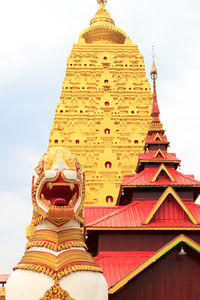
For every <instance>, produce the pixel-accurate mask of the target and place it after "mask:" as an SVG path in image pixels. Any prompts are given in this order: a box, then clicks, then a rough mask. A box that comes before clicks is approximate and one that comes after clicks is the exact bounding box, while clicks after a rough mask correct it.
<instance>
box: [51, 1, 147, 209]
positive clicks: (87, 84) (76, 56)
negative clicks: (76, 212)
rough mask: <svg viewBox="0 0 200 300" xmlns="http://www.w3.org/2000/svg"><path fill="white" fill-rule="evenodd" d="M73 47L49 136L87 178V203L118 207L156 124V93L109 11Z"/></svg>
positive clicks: (100, 13)
mask: <svg viewBox="0 0 200 300" xmlns="http://www.w3.org/2000/svg"><path fill="white" fill-rule="evenodd" d="M98 2H99V8H98V11H97V13H96V14H95V16H94V17H93V19H92V20H91V21H90V27H89V28H87V29H86V30H84V31H83V32H82V33H81V34H80V37H79V40H78V43H77V44H74V45H73V48H72V51H71V54H70V55H69V57H68V60H67V70H66V77H65V78H64V81H63V86H62V93H61V97H60V101H59V104H58V106H57V108H56V114H55V119H54V124H53V126H52V130H51V133H50V137H49V149H50V148H52V147H55V146H66V147H67V148H68V149H69V150H70V151H71V152H72V153H75V154H76V156H77V157H78V160H79V161H80V163H81V165H82V167H83V170H84V172H85V174H86V200H85V204H86V205H87V204H90V205H93V204H94V205H106V204H108V205H109V203H110V205H113V203H116V200H117V196H118V192H119V187H120V184H121V183H122V178H123V175H124V174H129V173H132V172H133V171H134V170H135V168H136V164H137V155H138V153H139V152H141V151H142V149H143V147H144V143H145V137H146V134H147V131H148V128H149V124H150V121H151V117H150V112H151V105H152V104H151V103H152V99H151V88H150V85H149V82H148V80H147V78H146V74H145V65H144V59H143V56H142V55H141V53H140V52H139V50H138V46H137V45H135V44H133V43H132V41H131V40H130V38H129V37H128V36H127V35H126V34H125V32H124V31H122V30H121V29H119V28H117V27H116V26H115V23H114V21H113V19H112V18H111V17H110V14H109V13H108V11H107V10H106V8H105V5H104V3H105V2H106V1H100V0H99V1H98Z"/></svg>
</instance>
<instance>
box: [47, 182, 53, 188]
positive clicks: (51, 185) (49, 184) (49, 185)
mask: <svg viewBox="0 0 200 300" xmlns="http://www.w3.org/2000/svg"><path fill="white" fill-rule="evenodd" d="M47 186H48V188H49V189H50V190H51V189H52V187H53V183H52V182H49V183H48V185H47Z"/></svg>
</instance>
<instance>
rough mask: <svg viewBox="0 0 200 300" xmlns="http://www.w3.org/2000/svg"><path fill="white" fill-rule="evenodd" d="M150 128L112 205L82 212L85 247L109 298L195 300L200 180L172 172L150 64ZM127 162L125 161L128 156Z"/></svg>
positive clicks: (199, 271)
mask: <svg viewBox="0 0 200 300" xmlns="http://www.w3.org/2000/svg"><path fill="white" fill-rule="evenodd" d="M151 76H152V79H153V105H152V114H151V115H152V122H151V125H150V128H149V131H148V134H147V137H146V143H145V147H144V152H143V153H141V154H139V157H138V164H137V169H136V174H130V175H125V176H124V177H123V184H122V185H121V188H120V193H119V197H118V200H117V205H116V206H114V207H94V206H93V207H85V220H86V223H85V227H86V229H87V236H88V239H87V245H88V248H89V250H90V252H91V253H93V255H94V256H95V260H96V261H97V263H98V264H99V265H100V266H101V267H102V269H103V271H104V276H105V277H106V280H107V283H108V287H109V299H110V300H122V299H123V300H124V299H134V300H141V299H144V300H146V299H148V300H160V299H164V300H172V299H173V300H183V299H184V300H186V299H190V300H196V299H200V285H199V276H200V205H198V204H195V200H196V199H197V197H198V196H199V194H200V181H198V180H196V179H195V178H194V176H192V175H184V174H182V173H180V172H179V171H177V167H178V166H179V164H180V160H179V159H177V157H176V154H174V153H169V152H168V151H167V150H168V145H169V142H168V140H167V137H166V135H165V131H164V130H163V126H162V123H161V122H160V118H159V114H160V111H159V107H158V102H157V93H156V78H157V70H156V67H155V64H154V63H153V67H152V71H151ZM130 161H131V157H130Z"/></svg>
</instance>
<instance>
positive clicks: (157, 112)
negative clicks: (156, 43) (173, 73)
mask: <svg viewBox="0 0 200 300" xmlns="http://www.w3.org/2000/svg"><path fill="white" fill-rule="evenodd" d="M152 48H153V51H154V47H152ZM154 57H155V54H154V52H153V64H152V68H151V73H150V74H151V79H152V80H153V104H152V112H151V116H152V117H153V118H154V119H153V122H160V119H159V115H160V110H159V107H158V101H157V92H156V80H157V76H158V72H157V69H156V65H155V61H154Z"/></svg>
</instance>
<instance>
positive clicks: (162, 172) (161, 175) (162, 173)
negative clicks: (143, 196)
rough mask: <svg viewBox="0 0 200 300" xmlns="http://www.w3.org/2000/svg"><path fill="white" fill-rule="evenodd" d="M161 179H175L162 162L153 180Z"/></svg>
mask: <svg viewBox="0 0 200 300" xmlns="http://www.w3.org/2000/svg"><path fill="white" fill-rule="evenodd" d="M159 179H168V180H170V181H172V182H173V181H175V180H174V178H173V177H172V175H171V174H170V171H169V170H168V169H167V168H166V167H165V165H164V164H162V165H161V166H160V167H159V169H158V170H157V172H156V174H155V175H154V176H153V178H152V182H156V181H158V180H159Z"/></svg>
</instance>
